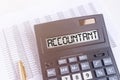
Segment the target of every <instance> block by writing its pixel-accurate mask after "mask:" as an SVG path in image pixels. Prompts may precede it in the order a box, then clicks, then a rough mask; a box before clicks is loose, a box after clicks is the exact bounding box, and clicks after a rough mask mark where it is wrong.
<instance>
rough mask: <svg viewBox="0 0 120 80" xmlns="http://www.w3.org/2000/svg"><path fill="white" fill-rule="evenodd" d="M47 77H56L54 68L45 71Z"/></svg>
mask: <svg viewBox="0 0 120 80" xmlns="http://www.w3.org/2000/svg"><path fill="white" fill-rule="evenodd" d="M47 76H48V77H52V76H56V71H55V69H54V68H52V69H47Z"/></svg>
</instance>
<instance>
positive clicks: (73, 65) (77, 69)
mask: <svg viewBox="0 0 120 80" xmlns="http://www.w3.org/2000/svg"><path fill="white" fill-rule="evenodd" d="M70 69H71V72H77V71H80V68H79V65H78V64H72V65H70Z"/></svg>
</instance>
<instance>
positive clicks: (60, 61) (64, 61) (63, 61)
mask: <svg viewBox="0 0 120 80" xmlns="http://www.w3.org/2000/svg"><path fill="white" fill-rule="evenodd" d="M58 64H59V65H62V64H67V60H66V59H60V60H58Z"/></svg>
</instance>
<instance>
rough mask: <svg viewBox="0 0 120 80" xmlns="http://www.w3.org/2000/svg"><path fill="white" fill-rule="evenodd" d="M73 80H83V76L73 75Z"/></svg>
mask: <svg viewBox="0 0 120 80" xmlns="http://www.w3.org/2000/svg"><path fill="white" fill-rule="evenodd" d="M72 80H82V77H81V74H80V73H76V74H73V75H72Z"/></svg>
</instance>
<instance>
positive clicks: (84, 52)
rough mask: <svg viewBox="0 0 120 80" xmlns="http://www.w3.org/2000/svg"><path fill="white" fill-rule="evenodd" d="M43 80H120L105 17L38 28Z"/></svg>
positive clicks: (56, 22)
mask: <svg viewBox="0 0 120 80" xmlns="http://www.w3.org/2000/svg"><path fill="white" fill-rule="evenodd" d="M35 35H36V40H37V46H38V52H39V57H40V63H41V70H42V76H43V80H119V79H120V78H119V71H118V68H117V65H116V63H115V59H114V56H113V52H112V50H111V47H110V44H109V39H108V35H107V31H106V26H105V23H104V18H103V15H102V14H96V15H89V16H83V17H75V18H69V19H64V20H58V21H53V22H48V23H42V24H37V25H35Z"/></svg>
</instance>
